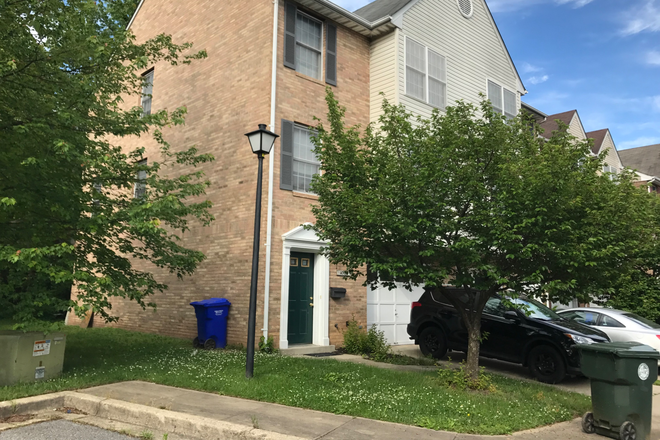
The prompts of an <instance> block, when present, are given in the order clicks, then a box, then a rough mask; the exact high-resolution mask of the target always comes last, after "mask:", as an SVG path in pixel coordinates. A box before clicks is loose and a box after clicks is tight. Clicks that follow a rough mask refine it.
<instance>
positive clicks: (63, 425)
mask: <svg viewBox="0 0 660 440" xmlns="http://www.w3.org/2000/svg"><path fill="white" fill-rule="evenodd" d="M131 439H132V440H135V437H129V436H127V435H123V434H118V433H116V432H112V431H106V430H104V429H100V428H96V427H94V426H89V425H81V424H78V423H73V422H69V421H66V420H56V421H54V422H43V423H37V424H34V425H27V426H23V427H21V428H15V429H11V430H9V431H3V432H0V440H131Z"/></svg>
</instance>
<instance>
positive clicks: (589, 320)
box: [561, 310, 600, 325]
mask: <svg viewBox="0 0 660 440" xmlns="http://www.w3.org/2000/svg"><path fill="white" fill-rule="evenodd" d="M599 315H600V313H595V312H588V311H584V310H573V311H572V312H566V313H562V314H561V316H562V317H564V318H566V319H570V320H571V321H575V322H579V323H580V324H587V325H596V323H597V322H598V317H599Z"/></svg>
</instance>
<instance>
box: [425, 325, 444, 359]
mask: <svg viewBox="0 0 660 440" xmlns="http://www.w3.org/2000/svg"><path fill="white" fill-rule="evenodd" d="M418 341H419V349H420V350H421V351H422V354H423V355H424V356H433V357H434V358H435V359H440V358H442V357H444V355H445V354H447V340H446V338H445V334H444V333H443V331H442V330H440V329H439V328H438V327H427V328H425V329H424V330H422V333H420V334H419V339H418Z"/></svg>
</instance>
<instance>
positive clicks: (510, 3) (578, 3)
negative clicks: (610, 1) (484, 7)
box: [488, 0, 594, 12]
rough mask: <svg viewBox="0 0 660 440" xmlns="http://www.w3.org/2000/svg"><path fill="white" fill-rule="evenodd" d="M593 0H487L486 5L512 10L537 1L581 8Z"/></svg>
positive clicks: (496, 9) (496, 10)
mask: <svg viewBox="0 0 660 440" xmlns="http://www.w3.org/2000/svg"><path fill="white" fill-rule="evenodd" d="M593 1H594V0H488V7H489V8H490V10H491V11H493V12H512V11H517V10H519V9H523V8H526V7H530V6H533V5H537V4H539V3H555V4H558V5H566V4H570V5H572V6H573V8H581V7H582V6H586V5H588V4H589V3H591V2H593Z"/></svg>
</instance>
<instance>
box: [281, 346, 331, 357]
mask: <svg viewBox="0 0 660 440" xmlns="http://www.w3.org/2000/svg"><path fill="white" fill-rule="evenodd" d="M333 351H335V346H334V345H313V344H299V345H292V346H290V347H289V348H285V349H283V350H280V353H282V354H283V355H285V356H301V355H304V354H314V353H332V352H333Z"/></svg>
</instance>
